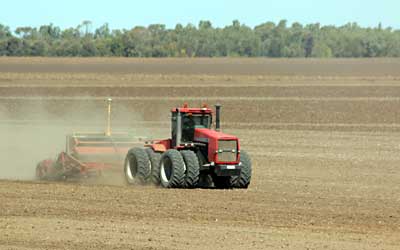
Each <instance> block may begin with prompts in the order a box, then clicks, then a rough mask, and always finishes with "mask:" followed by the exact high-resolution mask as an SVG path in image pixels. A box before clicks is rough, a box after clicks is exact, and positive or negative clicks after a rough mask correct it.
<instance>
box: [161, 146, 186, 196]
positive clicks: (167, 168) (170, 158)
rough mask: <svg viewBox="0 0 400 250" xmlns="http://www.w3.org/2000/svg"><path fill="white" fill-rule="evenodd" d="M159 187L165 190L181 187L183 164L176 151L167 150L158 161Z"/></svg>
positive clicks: (183, 179)
mask: <svg viewBox="0 0 400 250" xmlns="http://www.w3.org/2000/svg"><path fill="white" fill-rule="evenodd" d="M160 179H161V186H163V187H165V188H180V187H183V184H184V181H185V162H184V161H183V157H182V155H181V153H180V152H179V151H178V150H175V149H170V150H167V151H166V152H165V153H164V154H162V156H161V160H160Z"/></svg>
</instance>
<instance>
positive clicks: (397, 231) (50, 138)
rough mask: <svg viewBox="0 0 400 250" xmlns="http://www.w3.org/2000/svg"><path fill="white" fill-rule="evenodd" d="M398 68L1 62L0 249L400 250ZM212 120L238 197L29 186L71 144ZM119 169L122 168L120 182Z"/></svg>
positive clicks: (398, 64) (302, 63) (240, 62)
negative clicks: (181, 113) (174, 119)
mask: <svg viewBox="0 0 400 250" xmlns="http://www.w3.org/2000/svg"><path fill="white" fill-rule="evenodd" d="M399 68H400V60H396V59H379V60H355V59H349V60H270V59H196V60H194V59H163V60H158V59H146V60H144V59H43V58H34V59H32V58H0V135H1V136H0V138H1V139H2V143H1V144H0V145H1V146H0V161H1V163H2V164H1V166H0V179H3V181H0V249H349V250H350V249H351V250H352V249H393V250H395V249H396V250H397V249H400V154H399V152H400V71H399ZM107 97H112V98H113V99H114V107H113V109H114V111H115V112H114V113H113V125H114V130H118V131H126V130H128V131H130V132H134V133H136V134H138V135H140V136H146V137H161V138H163V137H168V136H169V113H168V112H169V109H170V108H171V107H174V106H176V105H181V104H182V103H183V102H188V103H189V104H190V105H193V106H195V105H196V106H197V105H200V104H202V103H204V102H206V103H209V104H210V105H212V104H214V103H216V102H220V103H222V105H223V111H222V112H223V113H222V120H223V123H222V126H223V130H224V132H227V133H231V134H235V135H237V136H238V137H239V138H240V139H241V145H242V148H244V149H246V150H247V151H248V152H249V154H250V156H251V158H252V161H253V168H254V173H253V179H252V183H251V185H250V187H249V189H248V190H212V189H207V190H181V189H178V190H165V189H160V188H155V187H152V186H144V187H143V186H125V184H124V182H123V180H122V177H121V176H120V175H117V176H111V175H110V176H107V175H106V176H105V177H104V178H102V179H99V180H96V181H85V182H80V183H75V182H69V183H51V182H37V181H35V180H34V169H35V165H36V163H37V162H38V161H39V160H42V159H44V158H48V157H52V156H55V155H56V153H58V152H59V151H61V150H63V148H64V136H65V134H66V133H69V132H72V131H102V129H103V127H104V126H103V124H104V120H105V117H104V108H105V101H104V100H105V99H106V98H107ZM121 168H122V167H121Z"/></svg>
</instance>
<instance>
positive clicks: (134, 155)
mask: <svg viewBox="0 0 400 250" xmlns="http://www.w3.org/2000/svg"><path fill="white" fill-rule="evenodd" d="M124 173H125V180H126V182H127V184H128V185H132V184H136V183H140V184H146V182H147V180H148V179H149V177H150V173H151V169H150V159H149V157H148V155H147V153H146V151H145V150H144V148H132V149H130V150H129V151H128V154H127V155H126V158H125V164H124Z"/></svg>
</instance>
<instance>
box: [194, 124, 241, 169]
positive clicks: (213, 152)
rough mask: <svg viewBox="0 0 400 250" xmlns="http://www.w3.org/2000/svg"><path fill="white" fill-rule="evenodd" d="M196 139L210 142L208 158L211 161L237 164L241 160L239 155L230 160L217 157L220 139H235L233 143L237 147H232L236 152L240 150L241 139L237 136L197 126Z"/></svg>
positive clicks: (196, 140)
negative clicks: (221, 159) (220, 159)
mask: <svg viewBox="0 0 400 250" xmlns="http://www.w3.org/2000/svg"><path fill="white" fill-rule="evenodd" d="M194 141H195V142H201V143H207V144H208V160H209V162H215V163H226V164H236V163H238V162H239V157H238V155H237V157H236V159H235V160H230V161H223V162H221V161H219V160H218V157H217V154H218V153H217V151H218V149H219V141H235V142H236V143H234V144H233V145H236V146H235V147H236V148H232V149H233V150H235V151H236V152H239V150H240V148H239V139H238V138H237V137H236V136H233V135H228V134H224V133H222V132H218V131H215V130H211V129H206V128H196V129H195V131H194Z"/></svg>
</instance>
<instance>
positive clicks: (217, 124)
mask: <svg viewBox="0 0 400 250" xmlns="http://www.w3.org/2000/svg"><path fill="white" fill-rule="evenodd" d="M221 108H222V105H221V104H215V130H216V131H221Z"/></svg>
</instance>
